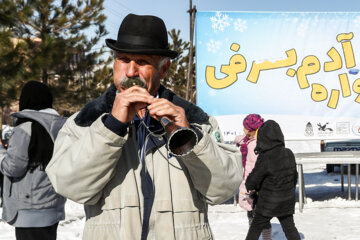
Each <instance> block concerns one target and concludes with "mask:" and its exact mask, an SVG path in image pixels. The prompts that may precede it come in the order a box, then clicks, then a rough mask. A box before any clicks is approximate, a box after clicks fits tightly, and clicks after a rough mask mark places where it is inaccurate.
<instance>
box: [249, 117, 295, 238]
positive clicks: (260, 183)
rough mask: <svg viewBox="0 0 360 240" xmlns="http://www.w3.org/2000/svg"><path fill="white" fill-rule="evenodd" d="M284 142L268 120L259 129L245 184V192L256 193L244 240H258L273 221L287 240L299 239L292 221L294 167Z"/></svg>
mask: <svg viewBox="0 0 360 240" xmlns="http://www.w3.org/2000/svg"><path fill="white" fill-rule="evenodd" d="M284 142H285V141H284V135H283V133H282V131H281V129H280V126H279V124H278V123H276V122H275V121H273V120H268V121H266V122H265V123H264V124H263V125H262V126H261V127H260V128H259V130H258V135H257V144H256V148H255V153H257V154H258V155H259V156H258V159H257V161H256V164H255V167H254V169H253V170H252V172H251V173H250V175H249V176H248V178H247V180H246V184H245V185H246V188H247V190H248V191H251V190H256V191H257V192H258V199H257V204H256V209H255V217H254V219H253V222H252V224H251V226H250V228H249V231H248V234H247V236H246V240H255V239H256V240H258V239H259V236H260V234H261V231H262V230H263V228H264V227H265V226H266V225H268V224H269V223H270V220H271V219H272V218H273V217H277V218H278V219H279V221H280V224H281V226H282V229H283V231H284V233H285V236H286V238H287V239H291V240H298V239H300V235H299V232H298V230H297V229H296V227H295V223H294V219H293V214H294V209H295V188H296V181H297V171H296V163H295V157H294V154H293V152H292V151H291V150H290V149H288V148H285V143H284Z"/></svg>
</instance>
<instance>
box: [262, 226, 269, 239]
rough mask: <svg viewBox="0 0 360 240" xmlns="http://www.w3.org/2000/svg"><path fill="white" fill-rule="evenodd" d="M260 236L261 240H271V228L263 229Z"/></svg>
mask: <svg viewBox="0 0 360 240" xmlns="http://www.w3.org/2000/svg"><path fill="white" fill-rule="evenodd" d="M261 236H262V239H263V240H271V227H270V228H264V229H263V230H262V232H261Z"/></svg>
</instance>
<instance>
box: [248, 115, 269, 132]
mask: <svg viewBox="0 0 360 240" xmlns="http://www.w3.org/2000/svg"><path fill="white" fill-rule="evenodd" d="M263 123H264V119H263V118H262V117H261V116H260V115H259V114H249V115H247V116H246V117H245V119H244V121H243V125H244V128H245V129H247V130H249V131H251V132H252V131H255V130H256V129H258V128H259V127H261V125H262V124H263Z"/></svg>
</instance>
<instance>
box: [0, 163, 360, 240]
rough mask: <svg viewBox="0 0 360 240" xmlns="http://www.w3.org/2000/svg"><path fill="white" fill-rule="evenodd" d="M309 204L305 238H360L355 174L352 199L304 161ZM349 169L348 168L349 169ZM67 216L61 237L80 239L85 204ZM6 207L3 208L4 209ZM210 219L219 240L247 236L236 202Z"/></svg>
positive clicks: (333, 177) (336, 179)
mask: <svg viewBox="0 0 360 240" xmlns="http://www.w3.org/2000/svg"><path fill="white" fill-rule="evenodd" d="M304 172H305V176H304V178H305V185H306V194H307V196H306V197H307V198H306V200H307V204H305V207H304V210H303V212H302V213H300V212H299V205H298V203H296V211H295V215H294V219H295V224H296V227H297V228H298V230H299V232H300V236H301V239H309V240H330V239H337V240H342V239H344V240H345V239H346V240H358V239H360V228H359V227H358V225H359V223H360V201H355V200H354V199H355V176H354V175H352V178H351V183H352V200H351V201H348V200H347V176H346V175H345V176H344V182H345V185H344V188H345V191H344V192H341V184H340V182H341V181H340V174H339V173H330V174H328V173H326V170H325V166H324V165H304ZM345 172H346V171H345ZM65 210H66V219H65V220H64V221H61V222H60V225H59V228H58V240H80V239H81V237H82V229H83V227H84V224H85V218H84V211H83V207H82V205H80V204H77V203H74V202H72V201H67V203H66V209H65ZM1 211H2V209H0V213H1ZM209 221H210V224H211V227H212V230H213V233H214V236H215V239H217V240H232V239H234V240H235V239H236V240H239V239H245V236H246V233H247V230H248V220H247V217H246V212H245V211H244V210H243V209H241V208H240V207H238V206H234V205H233V204H225V205H217V206H210V207H209ZM271 223H272V229H273V233H272V237H273V238H272V239H273V240H282V239H286V238H285V235H284V233H283V231H282V229H281V226H280V224H279V222H278V220H277V219H276V218H275V219H273V220H272V221H271ZM14 236H15V233H14V228H13V227H12V226H10V225H8V224H7V223H4V222H2V221H1V222H0V240H5V239H6V240H10V239H15V237H14Z"/></svg>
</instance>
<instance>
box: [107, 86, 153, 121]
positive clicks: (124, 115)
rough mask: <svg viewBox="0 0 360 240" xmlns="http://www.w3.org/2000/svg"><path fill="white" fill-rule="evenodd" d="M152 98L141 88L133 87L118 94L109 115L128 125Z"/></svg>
mask: <svg viewBox="0 0 360 240" xmlns="http://www.w3.org/2000/svg"><path fill="white" fill-rule="evenodd" d="M153 98H154V97H153V96H152V95H150V93H149V92H148V91H147V90H146V89H145V88H142V87H138V86H133V87H131V88H128V89H125V90H122V91H121V92H119V93H118V94H117V95H116V97H115V100H114V105H113V108H112V111H111V114H112V115H113V116H114V117H115V118H116V119H117V120H119V121H120V122H123V123H128V122H130V121H131V120H132V119H133V118H134V117H135V115H136V113H137V112H138V111H139V110H140V109H143V108H145V107H146V106H147V105H149V104H150V103H151V101H152V99H153Z"/></svg>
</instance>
